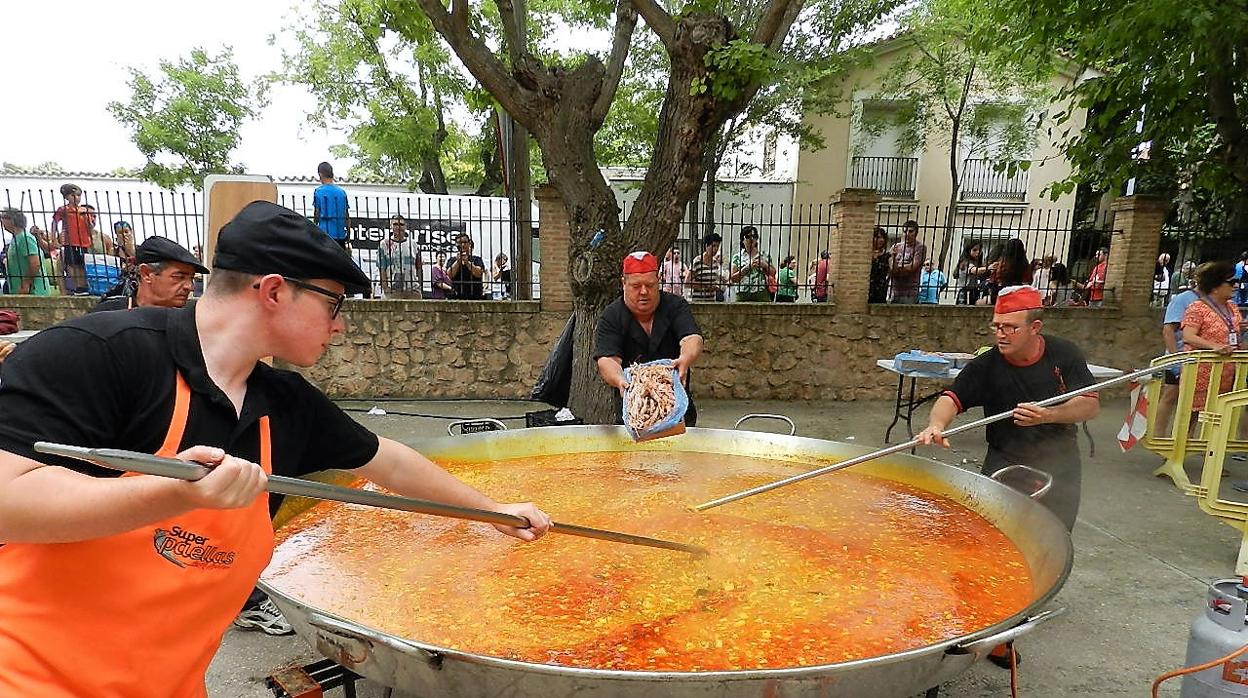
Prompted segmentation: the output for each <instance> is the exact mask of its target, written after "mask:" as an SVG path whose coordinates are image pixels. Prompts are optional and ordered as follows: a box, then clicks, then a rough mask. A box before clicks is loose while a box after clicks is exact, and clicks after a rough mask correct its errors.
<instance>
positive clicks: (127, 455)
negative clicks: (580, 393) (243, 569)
mask: <svg viewBox="0 0 1248 698" xmlns="http://www.w3.org/2000/svg"><path fill="white" fill-rule="evenodd" d="M35 450H36V451H38V452H40V453H48V454H51V455H56V456H65V457H67V458H77V459H79V460H84V461H88V462H90V463H95V464H97V465H102V466H104V467H107V468H112V469H114V470H120V471H123V472H134V473H143V474H145V475H160V476H162V477H171V478H176V479H179V480H198V479H200V478H202V477H203V476H205V475H207V474H208V473H209V472H211V471H210V470H209V469H208V468H205V467H204V466H202V465H195V464H194V463H188V462H186V461H182V460H178V459H176V458H163V457H161V456H153V455H151V454H148V453H139V452H137V451H125V450H121V449H115V448H83V447H81V446H69V445H66V444H56V443H50V442H47V441H39V442H37V443H36V444H35ZM267 489H268V491H269V492H272V493H274V494H285V495H292V496H295V497H309V498H311V499H324V500H328V501H332V502H346V503H348V504H363V505H364V506H370V507H378V508H382V509H396V510H399V511H410V512H415V513H417V514H430V515H433V516H445V517H449V518H454V519H466V520H468V521H481V522H484V523H490V524H502V525H504V526H512V527H515V528H529V527H530V526H531V525H532V524H531V523H530V522H529V520H528V519H526V518H524V517H523V516H515V515H513V514H503V513H501V512H497V511H488V510H485V509H473V508H471V507H461V506H455V505H453V504H443V503H441V502H431V501H429V500H425V499H413V498H412V497H399V496H396V495H390V494H381V493H380V492H367V491H364V490H356V489H352V488H350V487H338V486H336V485H328V484H325V483H323V482H314V481H312V480H303V479H300V478H293V477H284V476H281V475H270V476H269V483H268V487H267ZM550 532H551V533H563V534H565V535H570V536H580V537H582V538H596V539H598V540H605V541H611V542H613V543H627V544H629V545H644V546H646V547H650V548H663V549H665V550H677V551H680V552H682V553H689V554H691V555H705V554H706V552H707V551H706V548H703V547H701V546H697V545H691V544H688V543H677V542H674V541H668V540H663V539H661V538H650V537H649V536H638V535H634V534H632V533H621V532H619V531H608V530H605V529H601V528H590V527H589V526H577V525H574V524H565V523H556V522H552V523H551V525H550Z"/></svg>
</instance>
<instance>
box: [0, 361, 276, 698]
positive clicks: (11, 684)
mask: <svg viewBox="0 0 1248 698" xmlns="http://www.w3.org/2000/svg"><path fill="white" fill-rule="evenodd" d="M177 386H178V387H177V395H176V398H175V400H174V410H173V418H172V419H171V420H170V422H169V430H168V432H167V433H166V435H165V441H164V445H163V446H161V448H160V450H159V451H157V454H159V455H162V456H174V455H176V454H177V453H178V452H179V451H180V450H181V443H182V435H183V431H184V430H185V428H186V420H187V414H188V412H189V409H190V402H191V390H190V387H189V386H188V385H187V384H186V381H185V380H184V379H183V378H182V376H181V374H179V375H178V376H177ZM259 427H260V464H261V466H262V467H263V468H264V471H265V472H266V473H271V472H272V460H271V455H272V454H271V442H270V438H269V436H270V434H269V420H268V417H261V418H260V423H259ZM134 475H135V473H126V474H125V475H123V477H128V476H134ZM272 554H273V526H272V523H271V521H270V519H269V503H268V495H267V494H262V495H261V496H259V497H257V498H256V501H254V502H252V503H251V505H250V506H248V507H245V508H242V509H228V510H217V509H196V510H194V511H190V512H187V513H185V514H182V515H179V516H175V517H173V518H171V519H169V520H167V521H161V522H159V523H156V524H152V525H149V526H144V527H143V528H141V529H137V530H134V531H129V532H127V533H122V534H120V535H115V536H109V537H107V538H98V539H95V540H88V541H82V542H78V543H57V544H9V545H4V546H0V696H23V697H31V698H69V697H71V696H73V697H81V698H87V697H90V698H149V697H150V698H170V697H177V698H182V697H185V696H206V695H207V691H206V690H205V687H204V675H205V673H206V672H207V670H208V664H209V662H211V661H212V657H213V655H214V654H215V653H216V651H217V647H218V646H219V645H220V643H221V636H222V635H223V634H224V633H225V630H226V629H227V628H228V627H229V626H230V623H231V621H232V620H233V619H234V616H235V615H236V614H237V613H238V611H239V610H240V609H241V608H242V607H243V603H244V602H245V601H246V600H247V596H248V595H249V594H250V593H251V590H252V588H253V587H254V585H255V582H256V579H258V578H259V576H260V572H261V571H262V570H263V569H264V567H265V565H267V564H268V561H269V558H270V557H271V556H272Z"/></svg>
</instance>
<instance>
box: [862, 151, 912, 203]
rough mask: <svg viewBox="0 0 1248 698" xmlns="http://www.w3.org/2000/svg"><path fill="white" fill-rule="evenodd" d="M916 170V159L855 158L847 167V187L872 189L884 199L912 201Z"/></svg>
mask: <svg viewBox="0 0 1248 698" xmlns="http://www.w3.org/2000/svg"><path fill="white" fill-rule="evenodd" d="M918 168H919V159H918V158H899V157H855V158H854V159H853V160H852V161H851V162H850V166H849V186H850V187H851V188H854V189H874V190H876V191H878V192H879V193H880V196H882V197H884V198H886V199H913V198H914V188H915V183H916V182H917V181H918V171H919V169H918Z"/></svg>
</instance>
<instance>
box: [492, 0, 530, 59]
mask: <svg viewBox="0 0 1248 698" xmlns="http://www.w3.org/2000/svg"><path fill="white" fill-rule="evenodd" d="M494 5H495V6H496V7H497V8H498V15H499V18H500V19H501V20H502V21H501V23H502V25H503V40H504V41H506V42H507V57H508V58H510V59H511V67H512V69H513V70H514V69H518V68H519V67H520V63H521V62H522V61H523V60H524V54H525V51H526V49H527V48H528V47H526V46H524V45H523V44H522V43H521V41H520V25H519V24H518V23H517V22H516V6H515V4H514V3H513V2H512V0H494Z"/></svg>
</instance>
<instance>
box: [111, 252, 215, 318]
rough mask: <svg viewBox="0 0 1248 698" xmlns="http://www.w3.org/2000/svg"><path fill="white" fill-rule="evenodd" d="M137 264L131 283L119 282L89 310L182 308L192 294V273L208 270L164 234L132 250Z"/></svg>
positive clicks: (193, 280) (193, 281) (204, 272)
mask: <svg viewBox="0 0 1248 698" xmlns="http://www.w3.org/2000/svg"><path fill="white" fill-rule="evenodd" d="M134 261H135V263H136V264H137V265H138V268H137V269H136V270H135V271H136V277H135V279H134V284H133V286H130V285H129V284H121V285H120V286H119V287H118V289H119V290H120V291H121V293H119V294H118V295H111V296H108V297H106V298H105V299H104V300H102V301H100V302H99V303H98V304H96V306H95V307H94V308H92V309H91V312H93V313H98V312H100V311H102V310H130V309H131V308H147V307H151V306H160V307H162V308H181V307H182V306H184V305H186V301H187V299H189V298H190V297H191V289H192V288H193V287H194V284H195V274H196V273H199V274H207V273H208V267H205V266H204V265H203V264H200V263H199V260H198V259H195V255H193V254H191V252H190V250H188V249H186V248H185V247H183V246H181V245H179V244H178V243H176V242H174V241H173V240H170V239H169V238H166V237H161V236H159V235H154V236H152V237H150V238H148V239H146V240H144V241H143V244H141V245H139V247H138V248H137V249H136V250H135V251H134Z"/></svg>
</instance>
